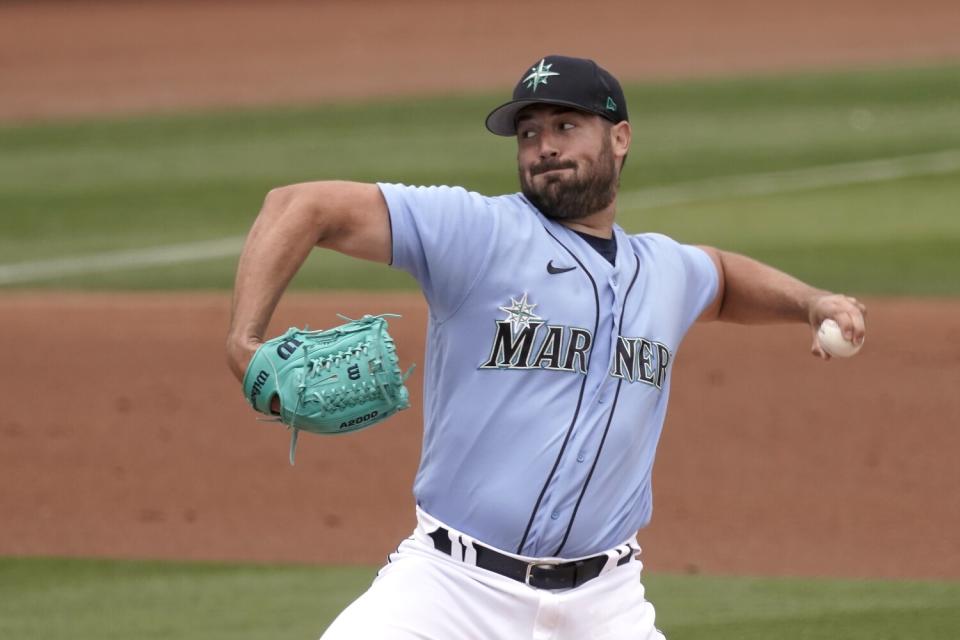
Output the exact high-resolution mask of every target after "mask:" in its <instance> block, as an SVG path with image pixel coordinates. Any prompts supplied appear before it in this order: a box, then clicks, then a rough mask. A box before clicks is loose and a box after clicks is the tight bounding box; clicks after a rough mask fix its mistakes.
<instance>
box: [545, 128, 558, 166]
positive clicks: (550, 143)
mask: <svg viewBox="0 0 960 640" xmlns="http://www.w3.org/2000/svg"><path fill="white" fill-rule="evenodd" d="M558 154H559V151H558V150H557V145H556V140H555V138H554V136H553V135H551V134H550V133H547V132H542V133H541V134H540V158H541V159H544V158H555V157H557V155H558Z"/></svg>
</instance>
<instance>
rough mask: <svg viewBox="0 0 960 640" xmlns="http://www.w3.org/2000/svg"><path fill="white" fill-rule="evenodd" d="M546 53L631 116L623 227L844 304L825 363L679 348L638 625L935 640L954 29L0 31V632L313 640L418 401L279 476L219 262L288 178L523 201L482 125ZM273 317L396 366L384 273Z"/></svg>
mask: <svg viewBox="0 0 960 640" xmlns="http://www.w3.org/2000/svg"><path fill="white" fill-rule="evenodd" d="M550 53H562V54H567V55H578V56H585V57H591V58H594V59H595V60H597V61H598V62H599V63H600V64H601V65H603V66H604V67H606V68H607V69H609V70H610V71H611V72H613V73H614V74H615V75H616V76H617V77H618V78H619V79H620V80H621V81H622V82H623V84H624V85H625V90H626V95H627V100H628V103H629V111H630V115H631V121H632V124H633V126H634V136H635V137H634V148H633V150H632V152H631V157H630V162H629V163H628V164H627V166H626V168H625V170H624V174H623V178H622V186H621V196H620V199H619V213H618V215H619V222H620V224H621V225H622V226H623V227H624V228H625V229H626V230H627V231H628V232H633V233H639V232H644V231H659V232H664V233H668V234H670V235H672V236H673V237H675V238H677V239H678V240H681V241H684V242H691V243H707V244H713V245H717V246H720V247H722V248H725V249H729V250H735V251H740V252H744V253H747V254H749V255H752V256H754V257H757V258H759V259H762V260H764V261H766V262H769V263H770V264H773V265H775V266H777V267H779V268H781V269H784V270H786V271H789V272H791V273H794V274H796V275H797V276H799V277H801V278H803V279H805V280H807V281H809V282H811V283H813V284H816V285H817V286H821V287H824V288H827V289H832V290H838V291H844V292H847V293H850V294H853V295H856V296H858V297H861V298H864V299H866V300H867V301H868V304H869V305H870V318H869V325H868V326H869V337H868V340H867V345H866V347H865V349H864V351H863V353H862V354H861V355H860V356H858V357H857V358H854V359H852V360H850V361H844V362H832V363H830V364H829V365H824V364H823V363H820V362H817V361H815V360H814V359H812V358H810V357H809V356H808V355H807V353H806V350H807V349H808V346H809V335H808V333H807V331H806V329H805V328H803V327H790V328H784V327H776V328H761V329H744V328H742V327H728V326H717V327H715V326H705V327H696V328H695V329H694V330H693V331H692V332H691V335H690V336H689V338H688V340H687V342H685V344H684V347H683V349H682V350H681V353H680V357H679V358H678V360H677V370H676V372H675V377H674V384H673V398H672V400H671V412H670V415H669V417H668V420H667V426H666V428H665V432H664V437H663V440H662V442H661V450H660V453H659V456H658V462H657V468H656V473H655V496H656V509H655V514H654V520H653V524H652V525H651V526H650V527H649V528H648V529H646V530H644V531H643V532H641V534H640V540H641V544H642V545H643V546H644V549H645V552H644V562H645V563H646V566H647V569H648V571H647V577H646V578H645V581H646V583H647V586H648V592H649V594H650V598H651V600H652V601H653V602H654V604H655V605H656V606H657V609H658V613H659V616H658V620H659V626H661V627H662V628H663V629H664V630H665V631H666V632H667V634H668V637H670V638H672V639H675V638H679V639H683V638H711V639H716V638H761V637H763V638H766V637H771V636H774V637H782V638H810V637H823V638H871V639H873V638H882V637H890V638H894V637H929V638H949V637H960V614H958V613H957V612H958V611H960V495H958V486H960V471H958V469H957V466H956V464H955V462H954V458H955V455H956V452H957V451H958V450H960V436H958V430H957V429H956V427H957V425H958V424H960V398H958V396H957V392H956V391H957V389H958V388H960V302H958V298H957V294H958V292H960V208H958V205H957V203H958V202H960V5H958V4H957V3H956V2H954V1H948V0H919V1H918V2H917V3H914V4H912V5H907V4H905V3H902V2H893V1H888V0H876V1H872V2H871V1H868V0H835V1H834V2H826V1H825V0H811V1H809V2H806V3H799V2H778V1H769V0H768V1H766V2H760V1H753V0H731V1H729V2H724V3H710V2H706V0H681V1H679V2H673V3H669V5H665V4H663V3H652V2H636V1H635V2H627V1H621V0H611V1H609V2H605V3H603V4H602V5H591V6H587V5H584V4H583V3H574V2H566V1H556V2H544V1H541V0H533V1H530V2H523V3H512V2H506V1H501V0H491V1H489V2H484V3H467V2H439V1H438V0H413V1H411V2H404V3H396V2H387V1H385V0H382V1H376V0H364V1H356V2H346V1H344V2H289V1H280V2H271V3H265V2H249V1H248V2H225V1H224V2H214V1H199V2H153V3H132V2H121V1H113V2H106V1H105V2H87V1H74V2H67V1H64V2H52V1H36V2H4V3H0V347H2V354H3V360H2V363H3V366H2V367H0V385H2V388H3V389H4V390H5V391H6V393H5V394H4V395H5V397H6V398H7V400H6V401H5V402H4V404H3V408H4V411H2V412H0V486H3V487H4V488H3V489H0V637H4V638H6V637H10V638H59V637H70V638H74V639H76V638H80V639H82V638H87V637H89V638H111V637H118V638H119V637H124V638H128V637H165V638H220V637H223V638H226V637H230V638H266V637H270V638H306V637H317V636H319V634H320V633H321V632H322V630H323V629H324V627H325V626H326V624H328V622H329V621H330V620H331V619H332V617H333V616H334V615H336V613H337V611H339V609H340V608H341V607H342V606H343V605H344V604H345V603H346V602H349V601H350V600H351V599H352V598H353V597H355V596H356V594H358V593H359V592H360V591H362V590H363V589H364V588H365V587H366V585H367V584H369V581H370V580H371V579H372V576H373V575H374V573H375V571H376V567H377V566H378V565H379V563H380V562H381V561H382V559H383V558H384V557H385V556H386V554H387V553H389V552H390V551H392V550H393V548H394V547H395V545H396V544H397V542H398V541H399V540H400V539H402V538H403V537H405V536H406V535H407V534H408V532H409V530H410V529H411V528H412V527H413V524H414V521H413V499H412V496H411V495H410V485H411V482H412V478H413V474H414V472H415V469H416V464H417V457H418V454H419V447H420V434H421V428H422V427H421V424H420V420H421V418H422V414H421V412H420V407H419V403H415V404H414V407H413V408H412V409H411V410H410V411H408V412H406V413H404V414H401V415H399V416H397V417H396V418H394V419H391V421H389V422H388V423H386V424H384V425H381V426H379V427H377V428H376V429H372V430H369V431H364V432H362V433H359V434H355V435H351V436H347V437H342V438H329V439H326V438H319V437H306V438H303V439H302V441H301V445H300V452H299V455H298V463H297V466H296V467H292V468H291V467H290V466H289V465H288V464H287V461H286V448H287V434H286V432H285V431H283V430H282V429H281V428H278V427H276V426H274V425H264V424H260V423H258V422H257V421H256V419H255V415H254V414H252V413H251V412H250V411H249V410H248V409H247V407H246V405H245V403H244V401H243V398H242V396H241V393H240V390H239V385H237V383H236V382H235V381H234V380H233V379H232V378H231V377H230V375H229V373H228V371H227V369H226V367H225V365H224V356H223V353H222V345H223V340H224V337H225V332H226V326H227V322H228V319H229V305H230V293H229V292H230V288H231V286H232V277H233V271H234V268H235V265H236V259H237V255H238V254H239V251H240V247H241V246H242V242H243V237H244V234H245V233H246V231H247V229H249V227H250V224H251V223H252V221H253V219H254V217H255V216H256V213H257V211H258V209H259V206H260V203H261V202H262V199H263V196H264V195H265V194H266V192H267V191H268V190H269V189H270V188H272V187H274V186H278V185H282V184H289V183H293V182H298V181H305V180H317V179H331V178H337V179H351V180H364V181H373V180H378V181H395V182H404V183H409V184H458V185H462V186H464V187H467V188H470V189H474V190H477V191H481V192H483V193H488V194H496V193H504V192H512V191H515V190H517V184H516V168H515V157H514V156H515V146H514V144H513V142H512V141H510V140H508V139H501V138H497V137H495V136H491V135H489V134H488V133H487V132H486V131H485V129H484V128H483V119H484V117H485V116H486V114H487V112H488V111H489V110H490V109H491V108H492V107H494V106H496V105H497V104H500V103H501V102H503V101H504V100H505V99H506V98H507V96H508V95H509V92H510V90H511V88H512V86H513V84H514V83H515V82H516V80H517V78H519V77H520V75H521V73H522V72H523V71H524V70H525V69H526V68H527V67H528V66H530V65H532V64H534V63H535V62H537V61H538V60H539V59H540V58H541V57H542V56H544V55H547V54H550ZM292 288H293V291H292V292H291V294H290V295H289V296H288V297H287V298H285V300H284V301H283V302H282V303H281V306H280V308H279V309H278V312H277V316H276V318H275V321H274V323H273V325H272V328H273V329H274V330H275V331H277V332H279V331H282V330H283V329H285V328H286V327H287V326H290V325H294V324H297V325H302V324H305V323H308V324H310V325H311V326H328V325H332V324H334V323H336V322H337V318H336V316H335V314H336V313H337V312H340V313H345V314H347V315H351V314H362V313H369V312H383V311H394V312H401V313H403V314H404V317H403V318H402V319H400V320H397V321H396V322H394V323H392V326H394V327H395V329H394V331H395V332H396V333H397V334H399V335H400V336H402V337H400V338H398V342H399V344H400V346H401V359H402V361H403V362H417V363H422V362H423V353H422V351H423V331H424V326H425V305H424V303H423V301H422V298H421V297H420V295H419V293H418V292H417V291H416V288H415V283H414V282H413V281H412V279H410V278H408V277H407V276H405V275H403V274H401V273H399V272H394V271H392V270H390V269H388V268H385V267H382V266H379V265H374V264H368V263H362V262H358V261H353V260H349V259H346V258H341V257H338V256H335V255H326V254H320V253H318V254H317V255H315V256H313V257H311V259H310V260H309V261H308V264H307V265H306V266H305V267H304V269H303V270H302V271H301V273H300V275H299V276H298V277H297V278H296V279H295V281H294V283H293V285H292ZM421 381H422V377H421V374H420V373H418V374H417V375H415V376H414V378H412V379H411V383H410V384H411V393H412V397H414V398H419V394H420V393H421V392H422V387H421ZM174 611H177V612H180V613H178V614H177V615H174V613H173V612H174Z"/></svg>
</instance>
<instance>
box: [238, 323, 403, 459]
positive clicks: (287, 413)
mask: <svg viewBox="0 0 960 640" xmlns="http://www.w3.org/2000/svg"><path fill="white" fill-rule="evenodd" d="M340 317H341V318H343V319H344V320H347V323H346V324H343V325H340V326H339V327H334V328H333V329H328V330H326V331H309V330H307V329H298V328H296V327H291V328H290V329H288V330H287V332H286V333H284V334H283V335H282V336H278V337H276V338H273V339H272V340H268V341H267V342H264V343H263V344H262V345H261V346H260V348H259V349H257V352H256V353H255V354H254V356H253V358H252V359H251V360H250V364H249V365H248V366H247V371H246V374H245V375H244V377H243V394H244V396H246V398H247V401H248V402H249V403H250V404H251V406H253V408H254V409H256V410H257V411H259V412H260V413H264V414H266V415H269V416H276V420H277V421H278V422H283V423H284V424H286V425H288V426H289V427H290V429H292V431H293V435H292V437H291V440H290V464H293V460H294V453H295V451H296V448H297V435H298V434H299V432H300V431H301V430H303V431H309V432H311V433H320V434H336V433H347V432H350V431H357V430H359V429H365V428H367V427H370V426H373V425H374V424H376V423H378V422H380V421H381V420H384V419H385V418H389V417H390V416H392V415H393V414H394V413H396V412H397V411H400V410H401V409H406V408H407V407H409V406H410V400H409V394H408V392H407V388H406V387H405V386H404V384H403V383H404V382H405V381H406V379H407V377H408V376H409V375H410V372H411V371H412V370H413V367H412V366H411V367H410V369H408V370H407V371H406V373H403V372H401V370H400V364H399V362H398V360H397V351H396V347H395V346H394V343H393V338H391V337H390V334H389V333H387V321H386V320H385V319H384V318H385V316H382V315H381V316H369V315H365V316H363V317H362V318H361V319H359V320H351V319H350V318H347V317H346V316H340ZM393 317H399V316H393ZM274 398H276V399H277V400H278V401H279V407H280V409H279V413H276V412H274V411H272V410H271V405H272V404H273V401H274Z"/></svg>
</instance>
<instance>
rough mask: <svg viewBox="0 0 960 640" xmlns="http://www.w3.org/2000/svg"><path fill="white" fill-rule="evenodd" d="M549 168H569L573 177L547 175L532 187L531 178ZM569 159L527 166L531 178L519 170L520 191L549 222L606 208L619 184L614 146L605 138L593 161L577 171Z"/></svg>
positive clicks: (575, 217)
mask: <svg viewBox="0 0 960 640" xmlns="http://www.w3.org/2000/svg"><path fill="white" fill-rule="evenodd" d="M551 169H572V170H573V172H572V175H571V176H570V177H566V176H564V175H562V174H558V175H555V176H553V175H552V176H549V177H548V178H547V179H546V180H545V181H544V183H543V185H542V186H541V187H536V186H534V184H533V177H534V176H536V175H538V174H540V173H543V172H544V171H549V170H551ZM577 169H578V168H577V164H576V163H575V162H573V161H572V160H544V161H542V162H539V163H537V164H535V165H533V166H531V167H530V172H529V173H530V178H529V179H528V178H527V173H526V172H525V171H524V170H523V169H522V168H521V169H520V171H519V175H520V189H521V191H522V192H523V195H524V196H526V198H527V200H529V201H530V202H531V203H533V205H534V206H535V207H536V208H537V209H539V210H540V213H542V214H543V215H545V216H546V217H548V218H550V219H551V220H578V219H580V218H585V217H587V216H589V215H590V214H592V213H596V212H597V211H600V210H601V209H605V208H606V207H608V206H609V205H610V203H611V202H613V199H614V198H615V197H616V195H617V187H618V186H619V184H620V180H619V175H618V174H617V170H616V164H615V163H614V160H613V147H612V146H611V144H610V139H609V138H607V137H606V136H604V138H603V145H602V147H601V149H600V153H599V155H598V156H597V158H596V160H594V161H593V162H590V164H589V165H587V166H585V167H584V169H583V174H582V175H580V172H579V171H578V170H577Z"/></svg>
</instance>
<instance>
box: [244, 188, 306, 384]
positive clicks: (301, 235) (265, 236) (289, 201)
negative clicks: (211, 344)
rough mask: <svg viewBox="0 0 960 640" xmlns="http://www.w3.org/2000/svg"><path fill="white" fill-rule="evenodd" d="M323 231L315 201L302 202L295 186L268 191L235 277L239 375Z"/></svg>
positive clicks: (249, 235) (261, 339) (248, 237)
mask: <svg viewBox="0 0 960 640" xmlns="http://www.w3.org/2000/svg"><path fill="white" fill-rule="evenodd" d="M319 233H320V231H319V228H318V225H317V224H316V217H315V215H314V214H313V212H312V210H311V208H310V206H309V205H308V203H305V202H303V201H300V202H298V201H297V200H296V199H295V196H294V195H293V192H292V191H291V190H289V189H286V190H285V189H277V190H274V191H271V192H270V193H269V194H268V195H267V198H266V199H265V200H264V204H263V207H262V208H261V210H260V214H259V215H258V216H257V219H256V221H255V222H254V224H253V227H252V228H251V229H250V233H249V234H248V236H247V241H246V243H245V244H244V247H243V251H242V253H241V254H240V261H239V264H238V266H237V277H236V281H235V283H234V292H233V309H232V313H231V319H230V332H229V334H228V337H227V359H228V362H229V364H230V368H231V370H232V371H233V373H234V375H236V376H237V377H238V378H240V377H242V376H243V367H244V366H245V364H246V361H247V359H249V356H250V355H251V354H252V351H253V350H254V348H255V346H256V345H257V344H258V343H259V342H262V341H263V338H264V332H265V331H266V329H267V325H268V324H269V322H270V317H271V316H272V315H273V311H274V309H276V306H277V303H278V302H279V300H280V296H281V295H283V291H284V290H285V289H286V287H287V285H288V284H289V283H290V280H291V279H292V278H293V276H294V275H295V274H296V273H297V270H298V269H299V268H300V266H301V265H302V264H303V262H304V261H305V260H306V258H307V256H308V255H309V254H310V250H311V249H312V248H313V247H314V246H315V245H316V243H317V241H318V238H319Z"/></svg>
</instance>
